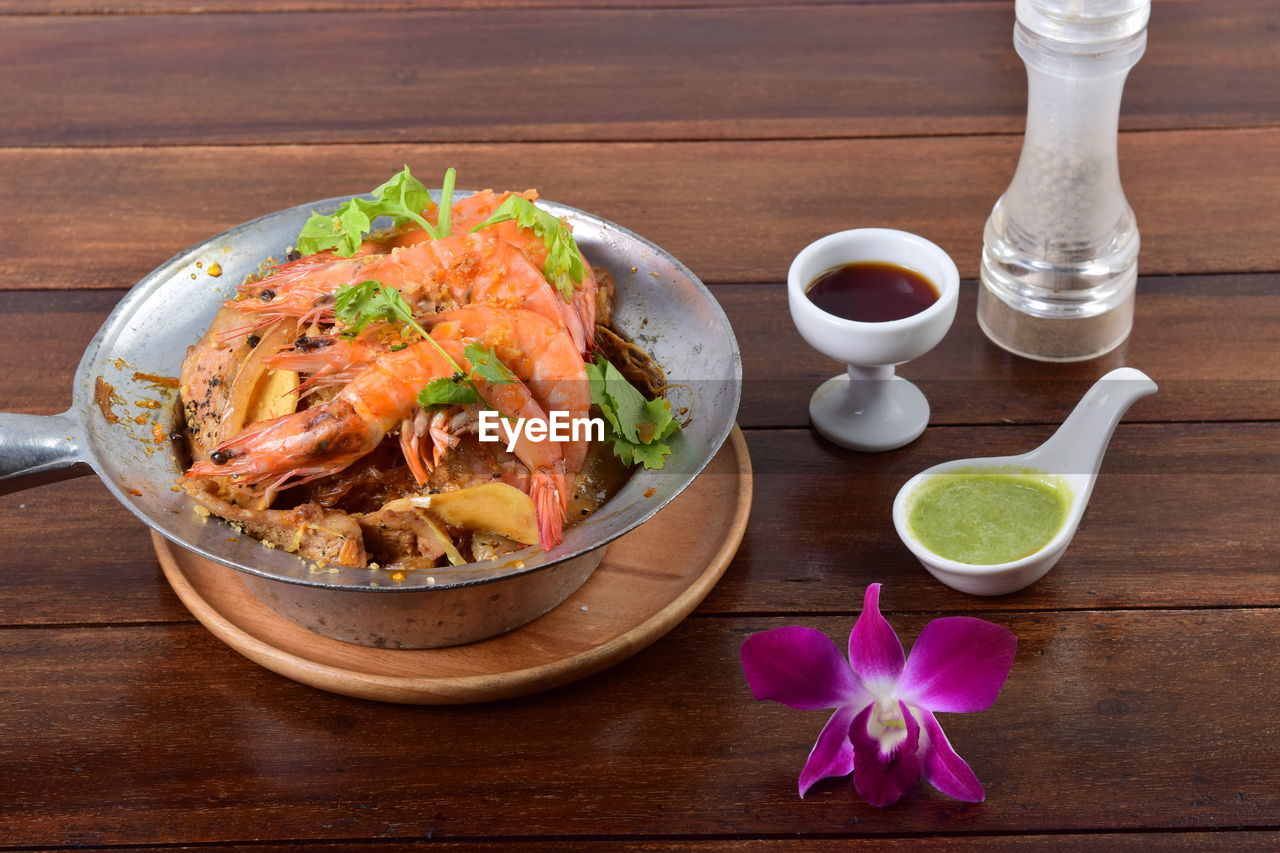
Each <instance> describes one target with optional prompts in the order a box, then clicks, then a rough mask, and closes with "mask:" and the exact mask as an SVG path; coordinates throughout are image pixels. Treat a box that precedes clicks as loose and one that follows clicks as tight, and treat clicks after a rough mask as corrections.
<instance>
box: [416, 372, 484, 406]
mask: <svg viewBox="0 0 1280 853" xmlns="http://www.w3.org/2000/svg"><path fill="white" fill-rule="evenodd" d="M478 402H480V395H479V394H478V393H477V392H476V389H475V386H474V385H472V384H471V383H470V382H468V381H467V379H466V377H465V376H463V375H462V374H461V373H455V374H454V375H453V376H441V377H440V378H439V379H432V380H431V381H430V382H428V383H427V387H426V388H423V389H422V390H421V391H419V392H418V405H420V406H422V407H423V408H424V409H427V408H430V407H431V406H454V405H457V406H465V405H468V404H470V403H478Z"/></svg>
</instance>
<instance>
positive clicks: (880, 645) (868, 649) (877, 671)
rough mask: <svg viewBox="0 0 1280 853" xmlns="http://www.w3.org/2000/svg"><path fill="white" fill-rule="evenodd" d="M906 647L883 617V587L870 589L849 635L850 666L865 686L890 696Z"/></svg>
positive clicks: (873, 586) (875, 585)
mask: <svg viewBox="0 0 1280 853" xmlns="http://www.w3.org/2000/svg"><path fill="white" fill-rule="evenodd" d="M902 661H903V655H902V643H901V642H899V641H898V635H897V634H895V633H894V632H893V628H892V627H890V625H889V623H888V622H887V621H885V618H884V617H883V616H881V615H880V584H878V583H873V584H871V585H870V586H868V587H867V594H866V597H865V598H864V599H863V603H862V613H860V614H859V615H858V621H857V622H854V623H853V631H852V633H850V634H849V663H850V665H851V666H852V667H853V671H854V672H856V673H857V674H858V678H860V679H861V680H862V683H863V684H865V685H866V686H867V687H868V688H870V689H871V690H872V691H873V692H875V693H877V694H880V695H887V694H888V693H889V692H890V691H892V689H893V685H894V683H895V682H896V681H897V680H898V676H899V675H901V674H902Z"/></svg>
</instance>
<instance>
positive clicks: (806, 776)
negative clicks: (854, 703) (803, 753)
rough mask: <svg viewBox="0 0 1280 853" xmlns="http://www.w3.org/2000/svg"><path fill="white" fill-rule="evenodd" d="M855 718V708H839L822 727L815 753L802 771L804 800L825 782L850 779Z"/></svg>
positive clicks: (815, 744) (812, 753) (814, 746)
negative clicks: (844, 777)
mask: <svg viewBox="0 0 1280 853" xmlns="http://www.w3.org/2000/svg"><path fill="white" fill-rule="evenodd" d="M853 714H854V709H853V708H850V707H843V708H839V709H837V710H836V712H835V713H834V714H832V715H831V719H829V720H827V724H826V725H825V726H823V727H822V731H821V733H819V734H818V740H817V742H815V743H814V745H813V751H812V752H810V753H809V760H808V761H806V762H805V764H804V769H803V770H801V771H800V796H801V797H803V796H804V795H805V794H807V793H808V792H809V789H810V788H812V787H813V786H814V785H815V784H816V783H817V782H820V781H821V780H823V779H829V778H831V777H832V776H848V775H849V774H850V773H851V772H853V744H851V743H849V725H850V724H851V723H852V722H853Z"/></svg>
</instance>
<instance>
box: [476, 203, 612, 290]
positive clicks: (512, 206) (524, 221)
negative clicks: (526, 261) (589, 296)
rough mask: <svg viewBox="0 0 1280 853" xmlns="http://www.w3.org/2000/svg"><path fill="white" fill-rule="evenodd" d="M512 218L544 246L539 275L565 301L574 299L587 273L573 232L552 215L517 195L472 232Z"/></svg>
mask: <svg viewBox="0 0 1280 853" xmlns="http://www.w3.org/2000/svg"><path fill="white" fill-rule="evenodd" d="M511 219H514V220H515V221H516V224H517V225H519V226H520V227H521V228H528V229H529V230H531V231H533V233H534V234H535V235H537V236H538V237H539V238H541V239H542V242H543V243H544V244H546V247H547V260H546V263H545V264H543V266H542V274H543V275H544V276H545V277H546V279H547V281H548V282H549V283H550V284H551V286H552V287H554V288H555V289H556V290H557V291H558V292H559V293H560V295H561V296H562V297H563V298H564V301H565V302H568V301H570V300H571V299H573V291H574V285H576V284H582V277H583V276H584V275H586V272H587V270H586V267H585V266H583V263H582V254H581V253H580V252H579V251H578V244H577V242H576V241H574V239H573V231H572V230H571V229H570V228H569V226H568V225H566V224H565V223H564V222H562V221H560V220H559V219H557V218H556V217H555V216H553V215H552V214H550V213H547V212H546V211H545V210H543V209H542V208H540V207H538V206H537V205H536V204H534V203H533V202H531V201H529V200H528V199H527V198H524V197H523V196H518V195H509V196H507V200H506V201H504V202H503V203H502V204H501V205H499V206H498V209H497V210H495V211H494V212H493V215H492V216H490V217H489V218H488V219H486V220H485V221H484V222H481V223H480V224H479V225H477V226H475V227H474V228H472V229H471V230H472V231H479V230H480V229H481V228H485V227H487V226H489V225H496V224H498V223H499V222H506V221H508V220H511Z"/></svg>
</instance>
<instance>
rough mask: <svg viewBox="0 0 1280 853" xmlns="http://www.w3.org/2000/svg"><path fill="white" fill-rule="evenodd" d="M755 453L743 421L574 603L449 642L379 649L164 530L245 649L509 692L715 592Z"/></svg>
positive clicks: (615, 647) (365, 684)
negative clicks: (301, 618)
mask: <svg viewBox="0 0 1280 853" xmlns="http://www.w3.org/2000/svg"><path fill="white" fill-rule="evenodd" d="M751 491H752V475H751V459H750V456H749V455H748V453H747V443H746V440H745V439H744V438H743V437H742V433H741V432H740V431H739V430H738V429H737V427H735V428H734V430H733V433H732V434H731V435H730V437H729V440H728V441H726V442H725V445H724V447H723V448H721V450H720V452H719V453H718V454H717V455H716V457H715V459H713V460H712V461H711V464H710V465H708V466H707V469H706V470H705V471H703V472H702V474H701V475H699V476H698V478H697V479H696V480H694V482H693V483H692V484H690V486H689V488H688V489H686V490H685V492H684V493H683V494H682V495H680V497H678V498H676V499H675V500H674V501H672V502H671V503H670V504H669V505H668V506H667V507H666V508H665V509H663V510H662V511H661V512H659V513H658V514H657V515H656V516H654V517H653V518H652V519H650V520H649V521H648V522H647V523H645V524H643V525H641V526H640V527H639V528H637V529H636V530H634V531H632V532H631V533H629V534H627V535H626V536H624V537H622V538H621V539H618V540H617V541H616V542H614V543H613V544H612V545H610V546H609V550H608V551H607V552H606V554H605V557H604V561H603V562H602V563H601V564H600V568H598V569H596V571H595V572H594V573H593V574H592V575H591V577H589V578H588V579H587V582H586V583H585V584H583V585H582V587H581V588H580V589H579V590H578V591H577V592H575V593H574V594H573V595H571V596H570V597H569V598H568V599H567V600H566V601H565V602H564V603H563V604H561V605H560V606H559V607H557V608H556V609H554V610H552V611H551V612H550V613H547V614H546V615H545V616H542V617H541V618H539V619H536V620H534V621H533V622H530V623H529V624H528V625H525V626H524V627H521V628H517V629H516V630H514V631H511V632H509V633H507V634H502V635H500V636H497V637H492V638H490V639H487V640H482V641H480V642H477V643H470V644H467V645H464V646H454V647H451V648H445V649H412V650H406V649H379V648H371V647H367V646H356V645H351V644H348V643H343V642H341V641H339V640H334V639H330V638H329V637H324V636H321V635H319V634H315V633H312V632H311V631H308V630H307V629H305V628H303V627H302V626H300V625H297V624H296V623H294V622H291V621H289V620H288V619H285V618H284V617H282V616H279V615H278V614H276V612H275V611H273V610H271V609H270V608H269V607H267V606H266V605H265V604H263V603H262V602H260V601H259V600H258V599H257V598H255V597H254V596H253V595H252V594H251V593H250V592H249V591H248V590H247V589H246V588H245V586H244V584H243V583H242V582H241V581H240V576H239V574H238V573H237V572H236V571H235V570H233V569H229V568H227V567H225V566H222V565H219V564H217V563H214V562H212V561H210V560H206V559H204V558H203V557H199V556H197V555H195V554H192V553H191V552H190V551H187V550H185V549H183V548H180V547H178V546H175V545H173V544H172V543H170V542H169V541H168V540H166V539H164V538H163V537H161V536H159V535H158V534H154V533H153V534H152V542H153V543H154V545H155V549H156V555H157V556H158V557H159V558H160V566H161V568H162V569H163V570H164V574H165V577H166V578H168V580H169V583H170V585H171V586H172V587H173V590H174V592H176V593H177V594H178V597H179V598H180V599H182V602H183V604H185V605H186V606H187V608H188V609H189V610H190V611H191V613H192V614H193V615H194V616H195V617H196V618H197V619H199V620H200V622H201V623H203V624H204V626H205V627H206V628H208V629H209V630H210V631H212V632H213V633H214V635H216V636H217V637H218V638H219V639H221V640H222V641H223V642H225V643H227V645H229V646H231V647H232V648H233V649H235V650H236V651H238V652H240V653H241V654H243V655H244V656H245V657H247V658H249V659H250V660H252V661H255V662H257V663H259V664H261V665H262V666H264V667H266V668H267V669H269V670H271V671H273V672H276V673H279V674H280V675H283V676H285V677H287V678H292V679H293V680H295V681H300V682H302V683H303V684H309V685H311V686H312V687H318V688H320V689H321V690H328V691H331V692H334V693H342V694H345V695H347V696H357V697H360V698H363V699H375V700H380V701H384V702H402V703H407V704H422V705H449V704H461V703H466V702H486V701H491V700H495V699H509V698H512V697H514V696H523V695H525V694H528V693H536V692H538V691H540V690H549V689H551V688H553V687H559V686H561V685H563V684H568V683H569V682H571V681H576V680H578V679H580V678H585V677H586V676H588V675H592V674H593V673H596V672H599V671H601V670H603V669H606V668H607V667H610V666H612V665H613V664H615V663H618V662H619V661H621V660H624V659H626V658H628V657H630V656H631V655H633V654H635V653H636V652H638V651H640V650H641V649H643V648H645V647H646V646H648V645H649V644H650V643H653V642H654V641H655V640H657V639H658V638H659V637H662V636H663V635H664V634H666V633H667V632H668V631H670V630H671V629H672V628H674V627H675V626H676V625H677V624H679V622H680V621H681V620H682V619H684V617H685V616H687V615H689V613H690V612H691V611H692V610H693V609H694V608H695V607H697V606H698V603H699V602H701V601H702V599H703V598H705V597H706V595H707V593H708V592H710V591H711V588H712V587H713V586H715V584H716V581H718V580H719V579H720V576H721V575H723V574H724V571H725V568H726V567H727V566H728V565H729V561H730V560H732V559H733V555H734V554H735V553H736V552H737V550H738V545H739V543H740V542H741V541H742V535H743V532H744V531H745V530H746V526H747V515H748V514H749V512H750V509H751Z"/></svg>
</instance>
